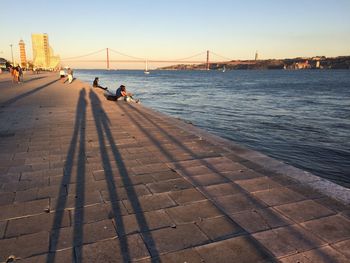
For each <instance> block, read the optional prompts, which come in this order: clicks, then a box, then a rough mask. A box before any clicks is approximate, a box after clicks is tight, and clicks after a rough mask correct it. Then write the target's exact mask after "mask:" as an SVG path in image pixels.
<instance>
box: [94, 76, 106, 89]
mask: <svg viewBox="0 0 350 263" xmlns="http://www.w3.org/2000/svg"><path fill="white" fill-rule="evenodd" d="M92 86H93V87H94V88H100V89H103V90H107V89H108V88H107V87H105V88H104V87H102V86H100V85H99V84H98V77H96V78H95V80H94V82H93V83H92Z"/></svg>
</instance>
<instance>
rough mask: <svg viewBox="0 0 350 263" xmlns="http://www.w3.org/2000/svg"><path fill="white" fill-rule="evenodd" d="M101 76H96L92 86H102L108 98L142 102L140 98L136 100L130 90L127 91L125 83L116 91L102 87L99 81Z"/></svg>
mask: <svg viewBox="0 0 350 263" xmlns="http://www.w3.org/2000/svg"><path fill="white" fill-rule="evenodd" d="M98 81H99V78H98V77H96V78H95V80H94V81H93V83H92V86H93V87H94V88H100V89H103V90H104V91H105V96H106V98H107V99H108V100H117V101H118V100H124V101H127V102H135V103H140V100H135V99H134V98H133V94H132V93H130V92H127V91H126V87H125V86H124V85H120V87H119V88H118V89H117V90H116V92H115V93H113V92H111V91H109V90H108V88H107V87H102V86H100V85H99V83H98Z"/></svg>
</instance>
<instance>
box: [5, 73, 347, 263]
mask: <svg viewBox="0 0 350 263" xmlns="http://www.w3.org/2000/svg"><path fill="white" fill-rule="evenodd" d="M41 77H42V78H41ZM56 79H57V76H56V75H50V74H49V75H44V74H43V75H34V76H28V77H26V82H25V83H23V84H19V85H15V84H11V82H10V81H9V80H8V79H6V78H1V79H0V105H1V107H0V123H1V126H0V262H3V261H5V260H6V259H7V258H8V257H9V256H10V255H13V256H15V257H16V258H21V259H22V260H21V261H20V262H94V263H95V262H127V261H137V262H159V261H162V262H285V263H287V262H349V260H350V254H349V249H348V248H349V247H350V207H349V205H345V204H344V202H345V203H346V202H348V200H349V199H348V198H349V192H348V190H346V189H344V188H342V187H338V186H336V185H333V184H331V183H328V182H324V181H323V180H321V179H319V178H318V177H314V176H312V175H310V174H307V173H304V172H303V171H300V170H298V169H295V168H292V167H289V166H286V165H284V164H282V163H280V162H278V161H275V160H272V159H270V158H268V157H266V156H264V155H262V154H259V153H256V152H253V151H250V150H247V149H244V148H243V147H240V146H238V145H235V144H232V143H228V142H227V141H225V140H223V139H220V138H216V137H215V136H211V135H209V134H206V133H205V132H203V131H201V130H199V129H196V128H195V127H192V126H191V125H188V124H185V123H183V122H181V121H179V120H175V119H173V118H169V117H166V116H164V115H162V114H159V113H155V112H153V111H151V110H149V109H147V108H145V107H143V106H142V105H137V104H127V103H124V102H117V103H116V102H111V101H106V100H105V99H104V97H103V96H102V94H101V92H100V91H96V90H93V89H91V88H90V87H89V85H88V84H85V83H82V82H80V81H79V80H76V81H74V82H73V83H72V84H68V83H65V84H62V83H61V82H60V81H57V80H56ZM315 188H318V189H321V190H322V191H323V192H322V193H321V192H320V191H317V190H315ZM330 189H333V190H332V191H331V190H330ZM334 189H335V190H336V192H337V195H336V196H335V197H337V198H339V199H342V200H343V203H340V202H337V201H335V200H334V199H332V198H330V197H328V196H326V194H327V195H332V193H334Z"/></svg>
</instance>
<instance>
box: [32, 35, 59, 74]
mask: <svg viewBox="0 0 350 263" xmlns="http://www.w3.org/2000/svg"><path fill="white" fill-rule="evenodd" d="M32 47H33V66H34V67H36V68H43V69H55V68H57V67H59V64H60V58H59V56H54V53H53V49H52V48H51V47H50V45H49V36H48V35H47V34H32Z"/></svg>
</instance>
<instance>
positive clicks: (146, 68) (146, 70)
mask: <svg viewBox="0 0 350 263" xmlns="http://www.w3.org/2000/svg"><path fill="white" fill-rule="evenodd" d="M143 73H145V74H146V75H148V74H149V73H150V72H149V71H148V61H147V60H146V65H145V71H144V72H143Z"/></svg>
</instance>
